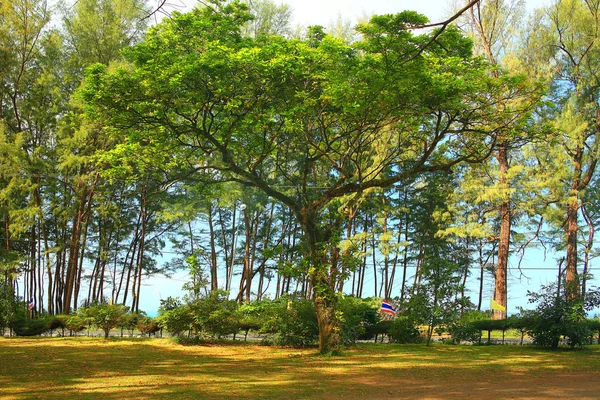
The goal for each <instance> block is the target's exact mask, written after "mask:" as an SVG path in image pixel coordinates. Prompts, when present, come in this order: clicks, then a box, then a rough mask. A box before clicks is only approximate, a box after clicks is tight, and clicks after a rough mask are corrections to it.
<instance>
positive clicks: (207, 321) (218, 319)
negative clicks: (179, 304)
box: [190, 290, 240, 338]
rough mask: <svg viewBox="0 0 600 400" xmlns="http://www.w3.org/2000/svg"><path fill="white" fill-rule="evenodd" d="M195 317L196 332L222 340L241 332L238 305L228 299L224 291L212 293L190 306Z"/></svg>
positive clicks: (193, 322) (193, 323)
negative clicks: (226, 336)
mask: <svg viewBox="0 0 600 400" xmlns="http://www.w3.org/2000/svg"><path fill="white" fill-rule="evenodd" d="M190 309H191V312H192V315H193V321H192V325H193V326H194V328H195V329H196V330H201V331H204V332H206V333H207V334H210V335H213V336H215V337H217V338H221V337H223V336H225V335H230V334H235V333H236V332H237V331H238V330H239V320H240V315H239V313H238V305H237V303H236V302H235V301H234V300H229V299H228V293H227V292H225V291H222V290H218V291H215V292H211V293H210V294H209V295H208V296H207V297H205V298H201V299H198V300H196V301H194V302H193V303H192V304H190Z"/></svg>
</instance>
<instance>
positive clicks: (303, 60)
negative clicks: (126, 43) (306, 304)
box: [83, 1, 524, 351]
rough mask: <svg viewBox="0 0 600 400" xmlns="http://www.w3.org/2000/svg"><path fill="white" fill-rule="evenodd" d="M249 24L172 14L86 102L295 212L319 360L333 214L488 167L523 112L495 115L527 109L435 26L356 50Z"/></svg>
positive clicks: (101, 72) (328, 295) (370, 32)
mask: <svg viewBox="0 0 600 400" xmlns="http://www.w3.org/2000/svg"><path fill="white" fill-rule="evenodd" d="M248 19H249V15H248V12H247V8H246V7H245V6H244V5H241V4H239V3H237V2H234V3H230V4H227V5H226V4H223V3H221V2H219V1H215V2H212V3H210V4H209V5H208V6H206V7H203V8H198V9H195V10H193V11H192V12H190V13H188V14H174V15H173V18H172V19H169V20H168V21H165V22H163V23H162V24H160V25H158V26H157V27H155V28H153V29H151V30H150V32H149V33H148V35H147V37H146V38H145V40H144V42H143V43H141V44H140V45H138V46H136V47H134V48H133V49H131V50H130V51H128V52H127V59H128V60H129V62H130V64H129V65H120V66H115V67H112V68H106V67H105V66H100V65H98V66H96V67H95V68H93V69H91V70H90V73H89V74H88V76H87V78H86V79H87V81H86V85H85V87H84V89H83V95H84V97H85V99H86V100H87V101H88V102H89V103H90V104H91V105H92V106H93V107H90V108H89V111H90V113H92V114H95V115H97V116H101V117H102V118H104V119H106V120H108V121H109V122H110V124H111V125H112V126H114V127H117V128H119V129H122V130H124V131H126V132H128V134H129V137H128V140H130V141H138V142H141V143H143V144H144V145H147V146H152V145H156V146H165V145H167V146H171V145H172V144H173V143H177V144H178V145H179V146H180V148H181V150H180V151H178V152H177V155H178V156H186V157H188V158H189V159H191V160H192V162H191V163H190V164H191V165H194V166H195V167H196V168H197V169H198V170H210V171H213V177H214V179H215V180H235V181H238V182H241V183H242V184H244V185H247V186H252V187H255V188H258V189H260V190H262V191H264V192H265V193H266V194H267V195H269V196H270V197H272V198H274V199H276V200H277V201H279V202H280V203H282V204H284V205H285V206H287V207H288V208H289V209H290V210H291V212H292V213H293V214H294V215H295V217H296V218H297V220H298V222H299V224H300V226H301V228H302V231H303V234H304V239H303V246H304V255H305V259H306V262H307V263H308V265H309V270H308V274H309V276H310V279H311V284H312V287H313V299H314V302H315V305H316V309H317V316H318V322H319V332H320V349H321V351H329V350H333V349H336V348H337V347H338V344H339V320H338V316H337V315H336V307H335V304H336V294H335V291H336V288H337V285H336V284H337V279H338V277H339V271H338V270H337V268H336V264H334V263H331V262H330V261H331V260H330V255H331V252H329V251H328V246H330V245H331V244H332V243H333V244H334V245H335V244H336V241H337V240H336V239H335V237H336V236H337V233H336V232H335V229H333V227H332V226H331V225H330V224H327V223H325V222H324V221H325V219H324V218H323V213H324V212H325V211H328V205H329V204H330V203H331V202H332V201H335V200H336V199H338V198H340V197H342V196H348V195H351V196H352V195H357V196H360V194H361V193H362V192H364V191H365V190H367V189H370V188H376V187H389V186H392V185H394V184H396V183H401V182H403V181H404V180H406V179H408V178H410V177H413V176H415V175H418V174H422V173H428V172H434V171H438V170H446V169H449V168H451V167H452V166H454V165H457V164H459V163H461V162H478V161H481V160H482V159H484V158H486V157H487V156H488V155H489V154H490V152H491V151H492V149H493V146H494V144H495V135H496V133H497V132H499V131H500V130H503V129H506V128H507V126H509V125H510V124H512V123H513V122H514V120H515V118H516V117H517V116H519V115H520V114H521V113H522V112H523V109H522V108H518V109H516V108H510V107H502V108H498V107H494V105H495V103H496V102H497V101H502V102H503V104H504V103H507V102H508V100H507V98H515V97H519V96H520V95H521V92H522V90H523V89H524V86H523V82H522V81H521V80H518V79H512V78H502V79H495V78H493V77H490V75H489V74H487V73H486V66H485V63H483V62H482V61H481V60H479V59H473V58H472V57H471V43H470V41H469V40H467V39H464V38H463V37H462V36H461V35H460V34H459V33H458V32H457V31H456V30H455V29H452V28H447V29H446V30H445V31H444V32H441V34H438V33H440V32H435V33H432V34H423V35H414V34H413V33H412V30H411V28H412V27H414V26H418V25H423V24H425V23H426V22H427V20H426V19H425V17H423V16H420V15H418V14H416V13H413V12H404V13H401V14H398V15H388V16H381V17H374V18H373V19H372V20H371V21H370V22H369V23H368V24H365V25H362V26H361V27H360V28H359V29H360V31H361V33H362V35H363V37H364V40H363V41H362V42H360V43H357V44H356V45H355V46H349V45H348V44H346V43H344V42H343V41H341V40H338V39H333V38H331V37H327V36H325V35H324V34H323V33H322V31H320V30H319V29H318V28H314V29H311V30H310V34H309V37H308V38H307V39H306V40H286V39H284V38H281V37H269V38H265V39H262V40H259V41H254V40H252V39H248V38H244V37H243V36H242V35H241V34H240V28H241V26H243V25H244V24H245V23H246V21H248ZM432 35H436V39H435V40H432ZM332 239H333V240H332Z"/></svg>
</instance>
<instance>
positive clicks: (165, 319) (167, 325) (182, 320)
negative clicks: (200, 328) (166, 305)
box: [156, 304, 194, 336]
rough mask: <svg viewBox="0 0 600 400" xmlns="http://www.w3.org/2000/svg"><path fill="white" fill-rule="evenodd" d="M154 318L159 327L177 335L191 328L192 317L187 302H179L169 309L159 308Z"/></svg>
mask: <svg viewBox="0 0 600 400" xmlns="http://www.w3.org/2000/svg"><path fill="white" fill-rule="evenodd" d="M156 320H157V322H158V324H159V325H160V327H161V328H163V329H165V330H166V331H167V332H169V333H170V334H172V335H176V336H178V335H181V334H182V333H185V332H188V331H189V330H190V329H191V328H192V323H193V321H194V317H193V315H192V311H191V309H190V307H189V306H188V305H187V304H180V305H177V306H176V307H174V308H171V309H169V310H161V311H160V314H159V315H158V317H156Z"/></svg>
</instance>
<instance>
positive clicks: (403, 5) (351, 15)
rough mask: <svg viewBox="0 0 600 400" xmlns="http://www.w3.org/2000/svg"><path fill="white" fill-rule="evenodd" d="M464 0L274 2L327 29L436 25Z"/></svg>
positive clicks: (538, 1)
mask: <svg viewBox="0 0 600 400" xmlns="http://www.w3.org/2000/svg"><path fill="white" fill-rule="evenodd" d="M171 1H172V2H171V3H170V4H172V5H178V8H179V5H180V7H181V8H182V9H186V8H189V7H192V6H193V5H194V4H196V3H197V2H196V0H171ZM466 1H467V0H420V1H415V0H274V2H275V3H279V4H281V3H285V4H288V5H290V7H291V8H292V10H293V21H294V22H293V25H303V26H309V25H322V26H325V27H327V26H329V25H330V24H331V23H332V22H333V21H336V20H337V19H338V17H340V16H341V18H342V20H344V21H345V20H350V22H356V21H358V19H360V18H361V17H363V16H370V15H373V14H395V13H398V12H401V11H404V10H414V11H417V12H419V13H421V14H424V15H426V16H427V17H428V18H429V20H430V21H431V22H440V21H443V20H444V19H446V18H447V17H448V16H449V15H452V10H455V9H458V8H460V7H462V6H463V5H464V4H466ZM524 1H525V4H526V7H527V9H528V10H531V9H534V8H537V7H541V6H542V5H544V4H546V3H548V1H549V0H524Z"/></svg>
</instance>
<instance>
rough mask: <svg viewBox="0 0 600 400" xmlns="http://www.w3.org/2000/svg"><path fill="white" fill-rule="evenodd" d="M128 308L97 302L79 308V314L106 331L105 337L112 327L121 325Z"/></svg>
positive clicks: (106, 337)
mask: <svg viewBox="0 0 600 400" xmlns="http://www.w3.org/2000/svg"><path fill="white" fill-rule="evenodd" d="M127 310H128V308H127V307H125V306H122V305H119V304H110V305H109V304H97V305H92V306H89V307H85V308H81V309H79V315H80V317H81V318H82V319H84V320H87V321H88V322H89V323H91V324H92V325H94V326H95V327H97V328H98V329H101V330H102V331H104V338H105V339H108V335H109V333H110V330H111V329H112V328H115V327H116V326H118V325H119V322H120V321H121V319H122V318H123V316H124V315H125V314H126V313H127Z"/></svg>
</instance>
